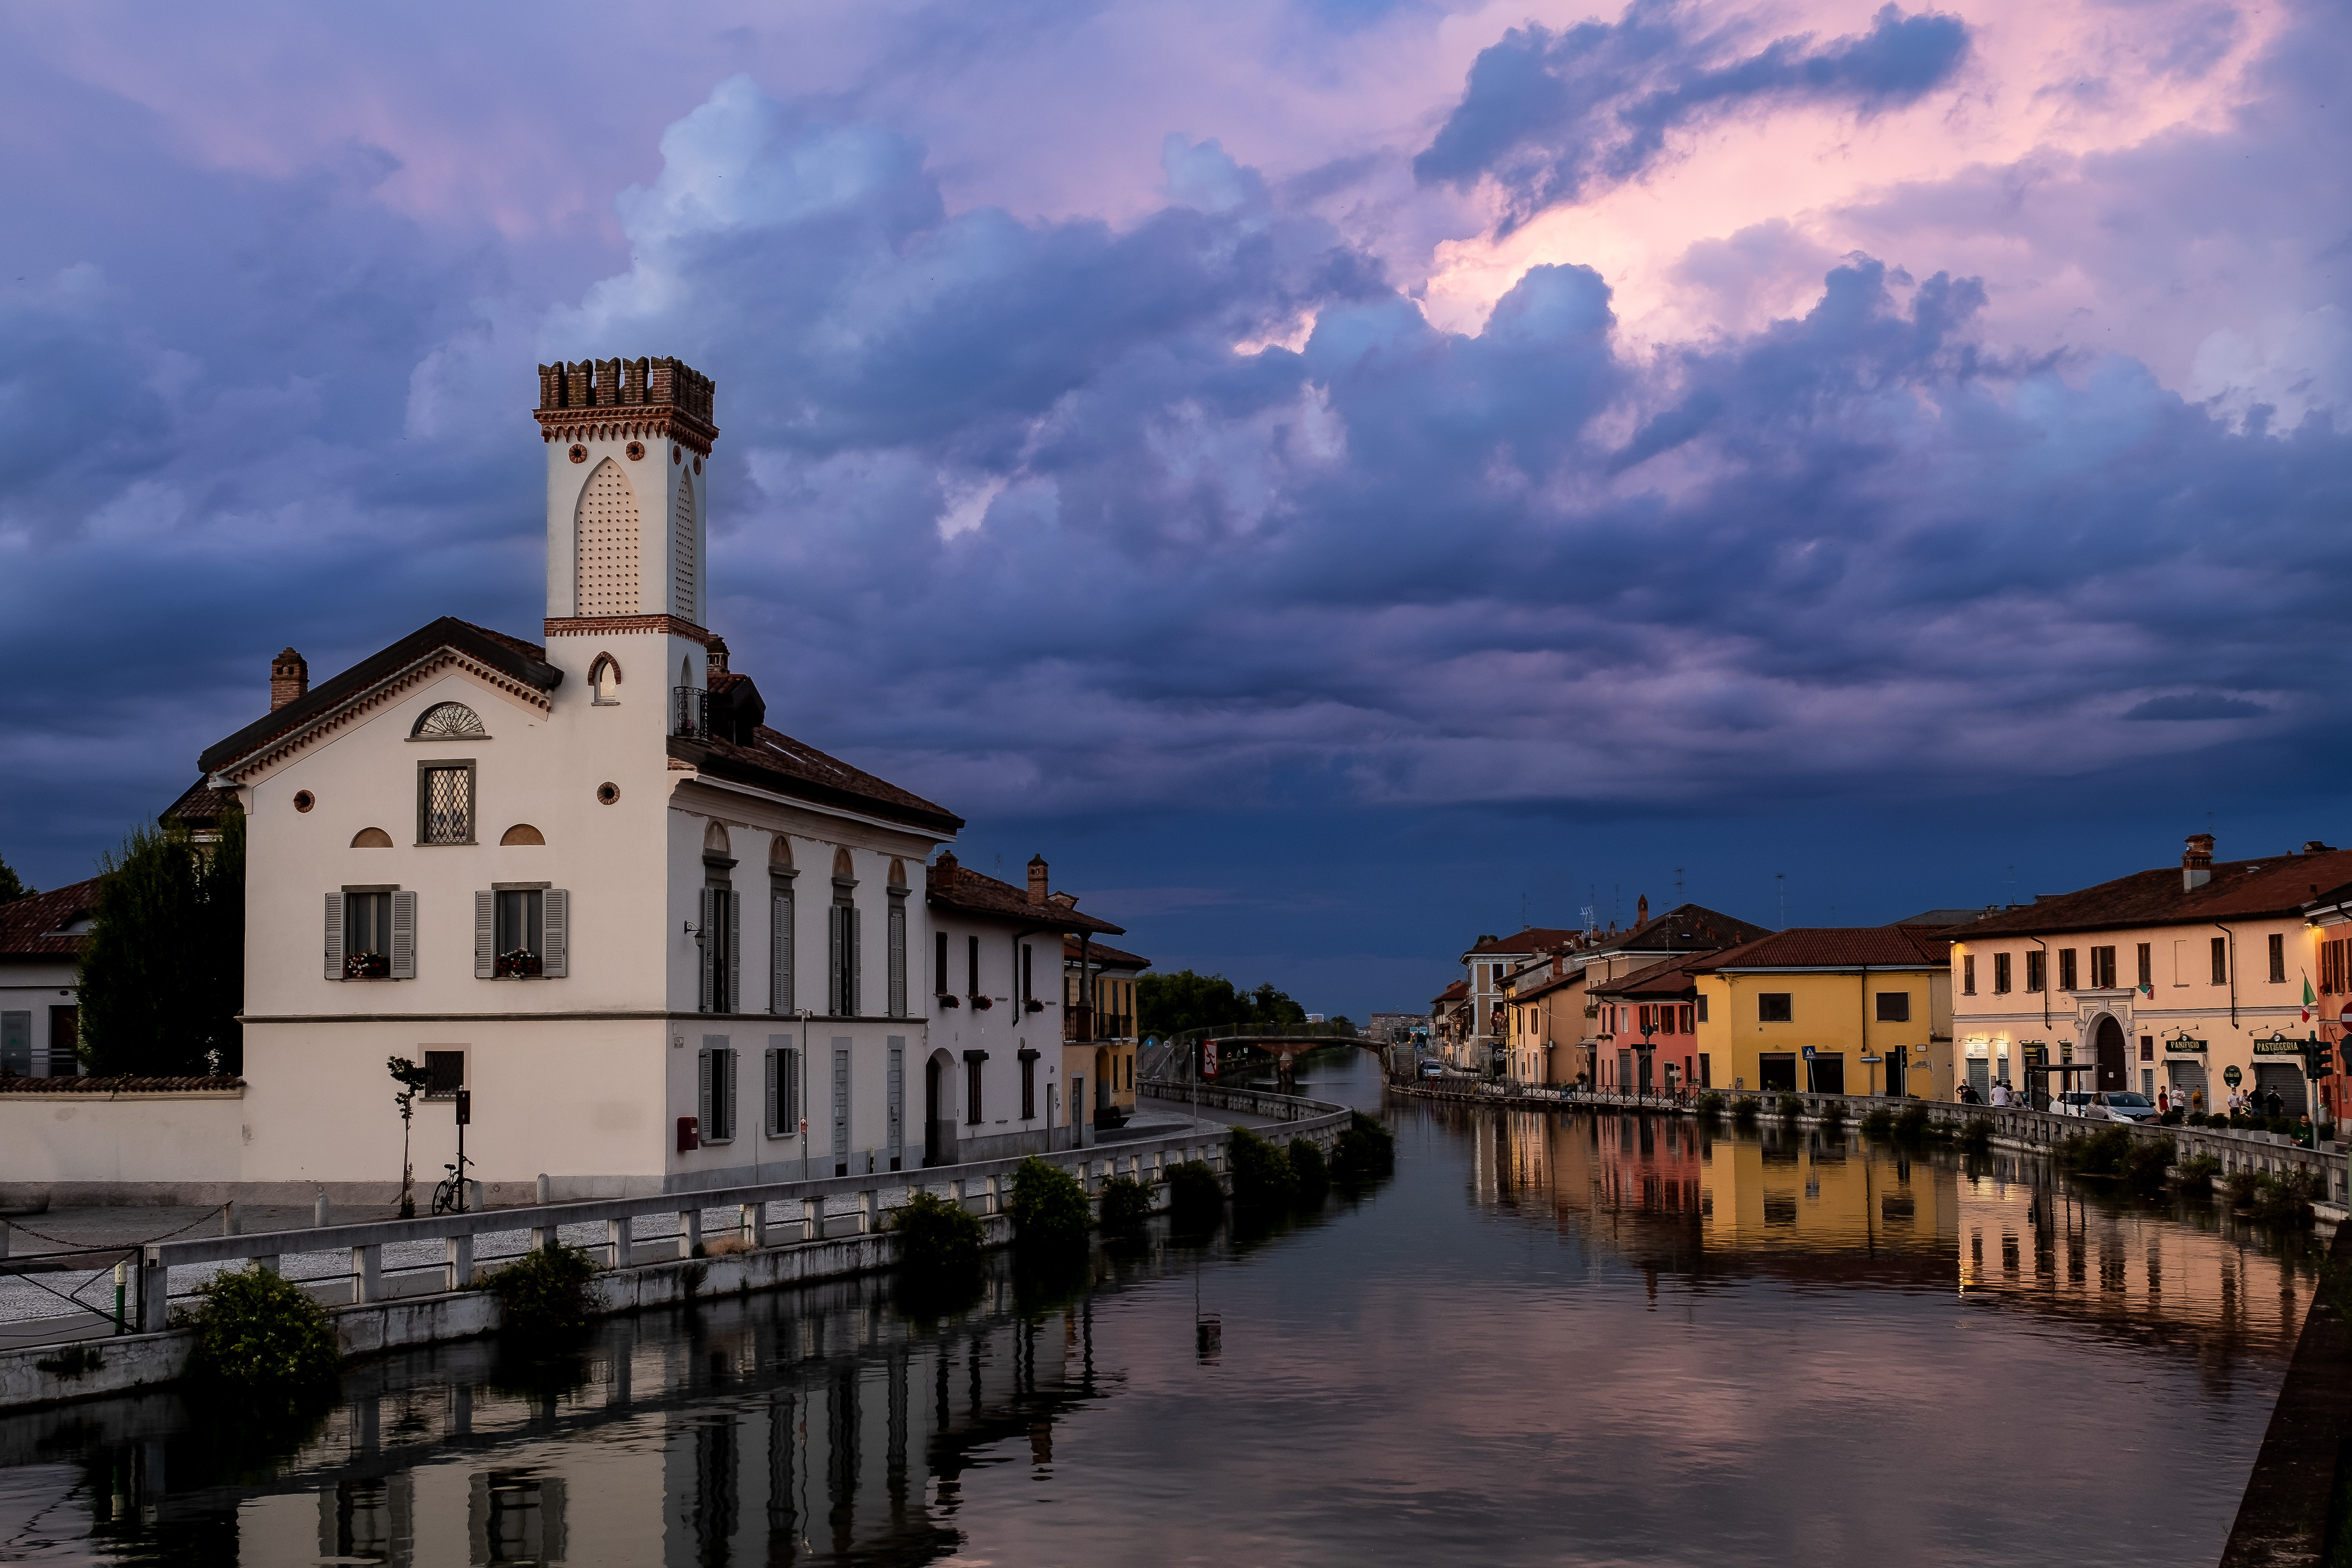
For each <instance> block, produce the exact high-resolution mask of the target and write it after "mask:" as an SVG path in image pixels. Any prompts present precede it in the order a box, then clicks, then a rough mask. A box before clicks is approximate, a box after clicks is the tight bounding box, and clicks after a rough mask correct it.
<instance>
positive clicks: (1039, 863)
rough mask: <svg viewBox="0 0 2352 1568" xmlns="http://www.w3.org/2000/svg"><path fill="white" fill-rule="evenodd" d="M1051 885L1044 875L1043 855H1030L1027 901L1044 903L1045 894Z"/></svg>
mask: <svg viewBox="0 0 2352 1568" xmlns="http://www.w3.org/2000/svg"><path fill="white" fill-rule="evenodd" d="M1052 887H1053V883H1052V881H1051V880H1050V879H1048V878H1047V877H1046V875H1045V857H1044V856H1043V855H1032V856H1030V857H1029V901H1030V902H1031V903H1033V904H1042V903H1044V902H1045V895H1046V893H1047V892H1048V891H1049V890H1050V889H1052Z"/></svg>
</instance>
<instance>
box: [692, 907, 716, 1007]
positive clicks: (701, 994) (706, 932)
mask: <svg viewBox="0 0 2352 1568" xmlns="http://www.w3.org/2000/svg"><path fill="white" fill-rule="evenodd" d="M710 893H711V889H709V888H705V889H702V919H701V920H700V921H698V922H697V926H696V929H697V931H698V932H699V935H698V937H697V938H696V941H695V944H694V946H695V952H696V954H697V958H696V965H697V973H696V974H695V980H694V1009H695V1011H696V1012H698V1013H710V1012H715V1011H717V1008H716V1006H715V1005H714V1003H715V1002H716V1000H717V998H715V997H714V996H712V995H711V992H712V990H713V989H714V987H713V986H712V984H711V980H712V978H713V977H714V976H715V975H717V973H719V970H718V962H719V946H718V943H719V933H718V932H717V931H713V930H712V929H711V925H712V921H711V919H710V903H711V900H710Z"/></svg>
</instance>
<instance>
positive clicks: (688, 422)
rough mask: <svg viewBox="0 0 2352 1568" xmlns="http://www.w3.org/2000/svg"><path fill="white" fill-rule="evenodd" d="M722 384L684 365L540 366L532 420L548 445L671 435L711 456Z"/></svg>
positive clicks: (667, 361)
mask: <svg viewBox="0 0 2352 1568" xmlns="http://www.w3.org/2000/svg"><path fill="white" fill-rule="evenodd" d="M718 391H719V389H718V385H717V384H716V383H714V382H713V381H712V380H711V379H710V378H709V376H707V375H704V374H701V373H700V372H698V371H697V370H695V369H694V368H693V367H692V366H690V365H688V364H687V363H686V362H685V361H683V360H678V359H672V358H668V357H667V356H665V357H662V358H658V359H583V360H578V361H572V362H568V363H567V362H565V361H562V360H558V361H557V362H556V363H553V364H543V365H541V366H540V367H539V406H538V408H537V409H535V410H533V412H532V417H533V418H535V419H537V420H538V421H539V426H540V433H541V437H543V438H544V439H546V440H549V441H553V440H557V439H559V438H561V439H579V438H582V437H590V436H593V435H596V434H605V435H607V437H608V438H609V436H610V435H613V434H627V435H651V436H674V437H677V440H678V441H679V442H680V444H682V445H684V446H686V447H691V448H692V449H693V450H695V451H697V452H699V453H701V454H702V455H703V456H705V457H708V456H709V453H710V444H711V442H712V441H714V440H716V439H717V438H718V436H719V427H718V426H716V425H715V424H713V423H712V415H713V409H714V408H715V406H716V404H717V400H718Z"/></svg>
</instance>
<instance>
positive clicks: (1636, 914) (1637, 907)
mask: <svg viewBox="0 0 2352 1568" xmlns="http://www.w3.org/2000/svg"><path fill="white" fill-rule="evenodd" d="M1649 923H1650V895H1649V894H1647V893H1643V895H1642V896H1641V897H1640V898H1638V899H1636V900H1633V924H1634V926H1635V928H1636V929H1638V928H1640V927H1642V926H1645V925H1648V924H1649Z"/></svg>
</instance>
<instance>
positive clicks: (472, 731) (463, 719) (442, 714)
mask: <svg viewBox="0 0 2352 1568" xmlns="http://www.w3.org/2000/svg"><path fill="white" fill-rule="evenodd" d="M489 733H490V732H489V731H488V730H485V729H483V728H482V716H481V715H480V714H478V713H477V712H475V711H474V710H472V709H471V708H468V707H467V706H466V705H465V704H464V703H462V702H436V703H435V704H434V705H433V706H432V707H430V708H427V709H426V710H425V714H424V717H422V718H420V719H418V720H417V721H416V728H415V729H414V730H411V731H409V734H410V735H411V736H412V737H413V738H415V739H416V740H420V741H422V740H442V739H445V738H446V739H458V738H464V739H468V740H488V738H489Z"/></svg>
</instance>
